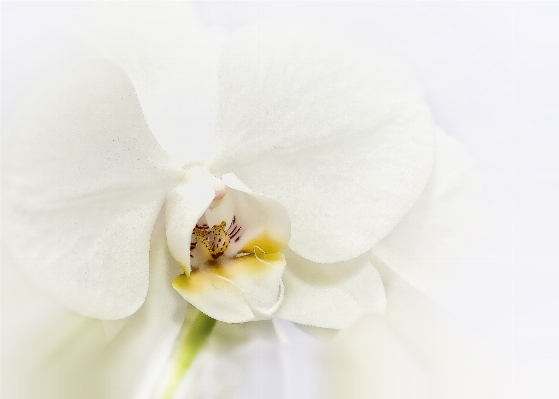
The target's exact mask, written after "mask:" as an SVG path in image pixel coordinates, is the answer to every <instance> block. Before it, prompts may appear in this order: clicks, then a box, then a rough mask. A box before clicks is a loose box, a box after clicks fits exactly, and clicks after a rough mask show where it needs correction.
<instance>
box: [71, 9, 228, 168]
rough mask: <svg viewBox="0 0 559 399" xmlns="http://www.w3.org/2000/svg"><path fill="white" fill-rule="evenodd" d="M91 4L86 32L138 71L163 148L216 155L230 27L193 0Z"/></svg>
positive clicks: (101, 50) (192, 156) (181, 155)
mask: <svg viewBox="0 0 559 399" xmlns="http://www.w3.org/2000/svg"><path fill="white" fill-rule="evenodd" d="M87 7H88V11H89V13H88V15H87V16H85V17H83V20H84V21H85V22H86V24H87V27H85V28H82V29H81V31H82V32H83V33H85V35H89V37H87V36H86V39H89V40H88V41H89V42H91V43H94V44H95V47H96V48H95V51H96V53H97V54H98V55H101V56H104V57H108V58H109V59H111V60H113V61H115V62H117V63H118V64H119V65H120V66H122V67H123V69H124V70H125V71H126V72H127V74H128V75H129V76H130V78H131V80H132V82H133V83H134V87H135V88H136V90H137V92H138V97H139V100H140V104H141V105H142V109H143V110H144V114H145V116H146V120H147V123H148V125H149V126H150V128H151V129H152V131H153V134H154V135H155V137H156V138H157V139H158V140H159V142H160V143H161V145H162V146H163V148H164V149H165V150H166V151H167V152H168V153H169V154H171V155H172V156H173V157H174V158H175V159H177V160H181V161H182V162H184V163H185V162H187V161H194V160H197V161H208V160H209V159H210V158H211V157H212V156H213V155H214V154H213V150H212V145H211V144H212V142H211V137H212V134H213V130H214V126H213V123H214V119H215V115H214V114H215V96H216V94H215V93H216V85H217V71H216V70H217V59H218V55H219V48H220V46H221V43H222V41H223V40H224V38H225V37H226V36H227V33H226V32H225V31H223V30H219V29H217V28H205V27H204V26H202V23H201V21H200V19H199V18H198V15H197V14H196V11H195V7H194V6H193V5H192V4H189V3H188V2H143V3H142V2H138V3H128V2H124V3H110V4H108V5H99V4H92V5H88V6H87ZM78 31H80V30H78Z"/></svg>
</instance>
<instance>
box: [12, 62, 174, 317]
mask: <svg viewBox="0 0 559 399" xmlns="http://www.w3.org/2000/svg"><path fill="white" fill-rule="evenodd" d="M58 72H59V73H58V74H57V76H56V77H53V78H52V79H51V80H50V81H48V82H47V83H46V84H45V86H44V87H43V88H42V89H41V90H39V95H38V96H37V98H36V99H35V101H34V102H33V103H32V104H31V106H30V107H29V108H28V109H26V110H25V120H24V121H23V122H22V124H21V125H20V126H19V128H17V129H16V130H13V131H11V132H10V133H11V137H10V139H11V140H7V141H6V143H5V145H6V149H7V151H6V152H7V154H8V156H7V157H6V158H8V160H7V167H6V168H5V175H6V185H5V188H6V191H5V195H6V197H7V199H8V201H9V206H8V215H7V221H6V230H7V232H8V239H9V242H8V243H9V244H10V245H11V246H12V248H13V252H14V256H15V257H16V260H17V261H18V263H19V264H21V265H22V267H23V268H24V270H25V271H26V273H27V274H28V275H29V277H30V278H31V279H32V281H34V282H35V283H36V284H37V285H39V286H40V287H42V288H43V289H45V290H46V291H47V292H48V293H49V294H50V295H52V296H54V298H56V299H57V300H58V301H60V303H62V304H63V305H64V306H67V307H69V308H70V309H72V310H74V311H76V312H78V313H81V314H84V315H87V316H91V317H98V318H105V319H118V318H122V317H125V316H128V315H130V314H131V313H133V312H135V311H136V310H137V309H138V308H139V307H140V305H141V304H142V303H143V301H144V298H145V295H146V292H147V288H148V269H149V265H148V262H149V240H150V234H151V230H152V228H153V224H154V222H155V219H156V216H157V213H158V212H159V210H160V209H161V206H162V203H163V199H164V196H165V192H166V191H167V189H168V188H169V187H172V186H173V185H174V184H176V182H177V181H178V179H179V178H180V177H181V176H182V169H181V168H180V167H178V166H177V165H175V164H172V163H171V162H170V160H169V159H168V157H167V155H166V154H165V153H164V152H163V151H162V149H161V148H160V147H159V145H158V144H157V142H156V141H155V139H154V138H153V137H152V135H151V133H150V131H149V129H148V127H147V125H146V124H145V121H144V119H143V116H142V111H141V109H140V107H139V104H138V101H137V99H136V96H135V93H134V88H133V87H132V85H131V83H130V81H129V80H128V79H127V77H126V76H125V75H124V73H123V72H122V71H121V70H120V69H119V68H118V67H115V66H113V65H111V64H109V63H107V62H101V61H94V60H90V61H87V62H84V63H82V64H79V65H78V66H74V67H72V68H68V69H62V68H61V69H60V70H59V71H58Z"/></svg>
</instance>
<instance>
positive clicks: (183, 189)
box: [165, 181, 215, 273]
mask: <svg viewBox="0 0 559 399" xmlns="http://www.w3.org/2000/svg"><path fill="white" fill-rule="evenodd" d="M214 195H215V191H214V188H213V185H212V182H211V181H197V182H193V183H187V184H183V185H180V186H177V187H175V188H174V189H173V190H171V191H170V192H169V194H167V199H166V201H165V225H166V229H167V245H168V246H169V250H170V251H171V253H172V254H173V257H174V258H175V259H176V260H177V261H179V262H180V263H181V266H182V268H183V269H184V271H185V272H186V273H190V241H191V239H192V238H191V237H192V230H193V229H194V227H195V226H196V222H197V221H198V219H200V217H201V216H202V214H203V213H204V211H205V210H206V209H207V208H208V206H210V204H211V202H212V201H213V199H214Z"/></svg>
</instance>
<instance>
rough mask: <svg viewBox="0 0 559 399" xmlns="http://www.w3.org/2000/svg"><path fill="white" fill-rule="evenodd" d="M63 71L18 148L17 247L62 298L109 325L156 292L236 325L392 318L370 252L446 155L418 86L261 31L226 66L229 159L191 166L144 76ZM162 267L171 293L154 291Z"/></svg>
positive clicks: (220, 114)
mask: <svg viewBox="0 0 559 399" xmlns="http://www.w3.org/2000/svg"><path fill="white" fill-rule="evenodd" d="M55 67H56V68H57V70H56V72H55V73H54V75H55V77H51V78H49V80H48V82H47V84H45V85H43V86H42V87H41V88H40V89H39V90H38V92H39V95H38V96H37V97H36V98H35V99H34V100H33V101H34V102H33V103H32V105H31V106H29V107H28V108H27V109H26V114H25V117H24V118H23V119H24V120H23V122H22V124H20V125H19V127H18V128H17V130H16V131H14V133H13V134H12V135H11V137H10V141H9V142H7V143H6V145H7V146H8V148H9V158H10V159H9V160H8V168H7V170H8V177H7V178H6V187H7V190H6V194H5V195H6V197H7V201H8V203H9V206H8V208H9V213H8V216H7V229H8V234H7V240H8V244H9V247H10V249H11V252H12V253H13V256H14V258H15V263H17V264H18V265H20V266H21V267H22V269H23V271H24V272H25V274H26V275H27V276H28V277H29V278H30V280H31V281H33V282H34V283H35V284H36V285H37V286H38V287H40V288H41V289H42V290H44V291H45V292H46V293H47V294H48V295H49V296H50V297H52V298H55V299H56V300H57V301H58V302H59V303H61V304H62V305H64V306H65V307H67V308H68V309H71V310H72V311H74V312H77V313H79V314H82V315H85V316H87V317H90V318H96V319H102V320H119V319H123V318H126V317H128V316H130V315H134V314H135V313H137V312H138V309H140V312H141V311H142V309H143V306H142V305H143V304H144V301H145V299H146V295H148V299H149V298H150V299H149V300H150V303H152V304H155V305H153V306H154V307H155V308H157V309H162V308H164V307H165V304H167V303H171V304H172V306H173V309H177V310H179V311H180V310H183V309H184V308H183V306H184V305H178V303H179V301H183V299H182V298H184V301H187V302H188V303H190V304H192V305H193V306H195V307H196V308H198V309H199V310H200V311H201V312H203V313H204V314H205V315H207V316H209V318H211V319H215V320H219V321H223V322H226V323H243V322H248V321H255V320H262V319H269V318H271V317H280V318H284V319H287V320H291V321H293V322H296V323H300V324H305V325H311V326H317V327H324V328H343V327H345V326H348V325H349V324H350V323H351V322H353V321H354V320H356V319H357V318H358V317H359V316H361V315H363V314H365V313H371V312H372V313H379V314H381V313H382V312H383V311H384V308H385V306H386V296H385V292H384V287H383V282H382V280H381V277H380V274H379V273H378V271H377V270H376V268H375V267H374V266H373V264H372V263H371V260H370V256H369V251H370V250H371V248H373V247H374V246H375V244H377V243H379V242H380V241H381V240H382V239H383V238H384V237H386V236H387V235H388V234H389V233H390V232H391V231H392V230H393V229H394V228H395V226H396V225H398V223H399V222H400V220H401V219H402V218H403V217H404V215H406V213H407V212H408V211H409V210H410V208H411V207H412V205H413V204H414V203H415V202H416V200H417V199H418V198H419V196H420V194H421V193H422V191H423V190H424V187H425V185H426V184H427V180H428V179H429V176H430V174H431V170H432V165H433V161H434V154H435V126H434V123H433V121H432V119H431V115H430V112H429V109H428V107H427V106H426V105H425V104H424V102H423V98H422V93H421V90H420V89H419V88H418V87H417V86H416V85H415V83H414V82H413V81H411V80H410V78H409V77H408V76H407V75H405V74H402V73H400V72H398V70H397V69H395V68H394V67H393V66H392V65H387V64H386V63H385V62H384V61H378V60H359V59H356V58H355V57H352V56H350V55H349V54H346V53H345V52H343V51H341V50H340V49H338V48H335V49H333V48H332V47H331V43H324V41H322V40H319V39H316V38H312V37H311V38H306V37H304V36H301V34H300V32H298V31H290V30H274V29H263V28H259V29H247V30H244V31H242V32H240V33H238V34H237V35H235V36H234V37H233V38H232V39H231V40H230V41H229V42H228V43H227V44H226V45H225V47H224V48H223V50H222V55H221V58H220V66H219V69H218V77H219V79H218V107H217V122H216V124H215V139H216V141H215V143H216V145H215V147H216V148H215V149H216V151H215V152H216V153H217V156H215V157H213V158H207V159H204V160H202V162H200V159H194V157H193V158H192V159H191V160H189V159H187V160H186V162H185V159H180V160H179V159H176V160H175V159H173V158H172V157H170V156H169V155H168V154H167V153H166V152H165V151H164V150H163V149H162V148H161V146H160V144H159V143H158V141H157V140H156V138H155V137H154V135H155V136H156V137H160V136H164V135H165V134H166V132H164V131H157V127H158V126H160V125H158V124H157V123H155V124H151V125H150V124H149V121H150V120H154V119H153V114H150V110H149V107H147V108H146V107H144V109H142V106H141V104H142V103H145V101H144V102H142V101H141V100H140V101H139V100H138V98H137V97H136V91H137V92H138V93H145V92H146V91H145V88H143V87H142V86H141V85H142V82H141V81H139V80H137V79H134V78H133V79H132V80H131V79H130V77H129V76H127V73H126V72H125V71H124V70H123V69H122V68H121V67H119V66H117V65H115V64H114V63H112V62H107V61H95V60H88V61H87V62H84V63H79V64H78V65H77V66H76V65H73V66H72V67H69V68H66V67H65V68H61V67H60V65H58V64H57V65H55ZM127 71H128V72H129V71H130V70H129V69H127ZM132 75H133V74H132ZM184 90H188V88H187V87H185V88H184ZM144 115H145V117H144ZM146 119H147V121H148V122H146ZM181 128H182V129H184V130H185V131H188V129H189V126H183V127H181ZM160 141H161V142H164V141H165V139H160ZM189 161H190V162H189ZM162 209H163V211H164V214H165V216H164V222H165V226H164V229H163V228H156V229H155V230H154V226H156V220H157V217H158V214H159V213H160V212H161V211H162ZM163 232H164V237H161V234H163ZM150 240H151V243H152V247H151V249H150ZM162 240H163V242H165V243H166V245H167V246H168V249H169V251H170V254H171V256H166V255H165V253H164V252H165V251H164V250H162V249H161V247H159V248H158V249H156V248H154V247H153V243H154V241H155V242H159V243H161V242H162ZM161 251H163V252H161ZM158 254H159V255H160V256H159V255H158ZM150 256H151V259H150ZM153 270H160V271H165V273H167V272H168V271H170V273H173V274H174V276H173V283H172V285H171V284H167V283H168V281H166V280H165V279H160V280H157V281H158V284H157V285H156V286H154V287H150V284H151V282H150V278H149V274H150V271H151V272H153ZM152 282H153V280H152ZM149 295H151V297H150V296H149ZM179 295H180V296H179ZM181 297H182V298H181ZM169 298H172V299H169ZM158 301H159V302H158ZM144 307H145V306H144ZM148 314H149V312H148ZM153 317H158V318H159V319H158V320H157V322H158V323H159V324H160V325H162V326H165V325H171V324H176V321H171V320H175V319H176V315H175V314H174V312H173V311H165V312H164V313H161V314H160V315H153V316H152V318H153ZM165 318H167V319H168V320H167V319H165ZM172 331H173V332H174V333H175V334H176V333H177V332H178V329H176V328H175V329H173V330H172Z"/></svg>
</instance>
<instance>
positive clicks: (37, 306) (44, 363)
mask: <svg viewBox="0 0 559 399" xmlns="http://www.w3.org/2000/svg"><path fill="white" fill-rule="evenodd" d="M3 255H4V253H3ZM4 260H6V261H7V262H2V289H3V291H2V295H3V303H2V310H3V314H2V321H3V322H4V321H6V322H8V324H6V326H4V325H3V327H2V333H3V336H2V342H3V344H6V345H3V348H2V351H3V353H2V361H3V362H4V361H5V360H6V361H8V362H9V364H10V370H9V373H7V372H8V370H7V369H6V370H3V371H2V373H3V375H2V377H3V378H2V394H3V395H2V397H4V393H6V392H10V393H12V392H13V393H14V394H12V395H8V394H6V397H10V398H23V397H25V398H29V399H35V398H37V399H38V398H41V399H47V398H48V399H75V398H80V399H81V398H84V399H98V398H106V399H117V398H136V399H140V398H149V397H151V395H150V392H152V391H153V388H154V386H156V382H157V380H158V379H162V376H161V374H160V372H161V371H163V369H164V366H165V363H166V361H167V360H168V358H169V355H170V353H171V350H172V349H173V345H174V342H175V339H176V336H177V334H178V331H179V329H180V327H181V324H182V321H183V318H184V314H185V307H186V302H185V301H184V300H183V299H182V298H181V297H180V295H178V294H177V293H176V292H175V290H173V289H172V288H171V284H172V280H173V278H174V276H175V274H176V270H180V269H179V267H178V265H177V264H176V262H174V260H173V258H172V257H171V255H170V254H169V252H168V251H167V245H166V240H165V230H164V224H163V218H162V217H160V219H159V221H158V222H157V224H156V227H155V229H154V234H153V236H152V240H151V250H150V289H149V292H148V295H147V297H146V300H145V302H144V305H143V306H142V307H141V308H140V309H139V310H138V311H137V312H136V313H134V314H133V315H132V316H130V317H129V318H127V319H126V323H125V325H124V326H122V328H121V330H120V331H119V332H118V334H117V335H116V336H115V337H113V339H112V340H111V341H110V342H107V341H106V339H105V337H104V333H103V329H102V327H101V321H99V320H96V319H90V318H86V317H84V316H80V315H77V314H75V313H73V312H71V311H69V310H68V309H65V308H63V307H61V306H60V305H57V304H56V303H53V301H52V300H50V298H48V297H46V296H44V295H42V293H41V292H37V289H34V286H33V284H31V283H30V282H29V281H28V280H27V279H25V277H24V276H23V275H21V277H19V281H18V280H15V279H14V274H16V273H17V272H18V271H17V270H14V269H13V266H14V265H13V262H10V261H9V258H7V257H4V256H3V261H4ZM170 266H171V267H170ZM16 277H17V276H16ZM5 280H6V281H5ZM8 287H11V288H13V290H5V288H8ZM4 294H6V297H4ZM4 299H5V300H4ZM5 310H7V311H8V312H7V313H6V312H4V311H5ZM5 333H6V334H5ZM8 348H9V350H8ZM7 364H8V363H7ZM5 372H6V374H4V373H5ZM7 376H9V377H10V381H9V382H10V384H7V382H8V381H4V377H7ZM20 384H21V385H20ZM18 388H19V389H23V390H24V391H22V392H25V395H23V394H22V395H17V394H16V392H17V391H15V390H16V389H18Z"/></svg>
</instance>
